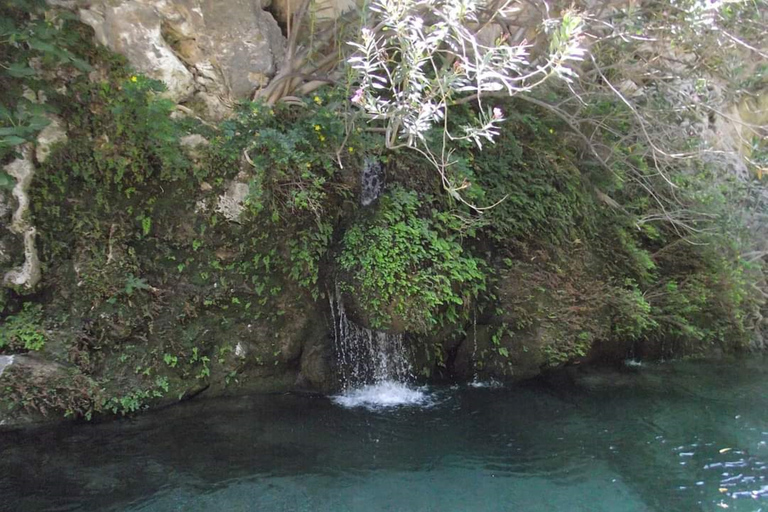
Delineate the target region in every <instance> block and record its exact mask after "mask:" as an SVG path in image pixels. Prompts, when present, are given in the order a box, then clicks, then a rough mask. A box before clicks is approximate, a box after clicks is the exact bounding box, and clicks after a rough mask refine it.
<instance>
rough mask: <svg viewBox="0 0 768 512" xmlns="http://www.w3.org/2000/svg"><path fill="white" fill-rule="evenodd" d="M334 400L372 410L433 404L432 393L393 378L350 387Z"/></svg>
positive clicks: (343, 404)
mask: <svg viewBox="0 0 768 512" xmlns="http://www.w3.org/2000/svg"><path fill="white" fill-rule="evenodd" d="M332 400H333V401H334V402H335V403H337V404H339V405H341V406H344V407H349V408H353V407H365V408H366V409H370V410H380V409H387V408H390V407H400V406H404V405H410V406H414V405H417V406H422V407H424V406H429V405H432V399H431V397H430V395H428V394H427V393H426V392H425V390H424V389H423V388H415V387H411V386H409V385H408V384H404V383H401V382H395V381H391V380H387V381H383V382H378V383H375V384H369V385H366V386H363V387H361V388H355V389H350V390H348V391H345V392H344V393H341V394H340V395H336V396H334V397H332Z"/></svg>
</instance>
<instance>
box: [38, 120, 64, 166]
mask: <svg viewBox="0 0 768 512" xmlns="http://www.w3.org/2000/svg"><path fill="white" fill-rule="evenodd" d="M48 119H50V121H51V124H49V125H48V126H46V127H45V128H43V131H41V132H40V133H39V134H38V136H37V142H36V143H35V158H36V159H37V163H39V164H41V163H43V162H45V161H46V160H47V159H48V155H50V154H51V147H52V146H53V145H54V144H57V143H59V142H66V140H67V130H66V128H65V126H64V121H62V120H61V119H60V118H59V117H57V116H53V115H49V116H48Z"/></svg>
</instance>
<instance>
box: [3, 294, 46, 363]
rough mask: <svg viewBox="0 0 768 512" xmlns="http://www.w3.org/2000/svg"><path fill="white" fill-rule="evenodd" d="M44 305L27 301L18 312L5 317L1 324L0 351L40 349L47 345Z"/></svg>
mask: <svg viewBox="0 0 768 512" xmlns="http://www.w3.org/2000/svg"><path fill="white" fill-rule="evenodd" d="M42 310H43V308H42V306H40V305H36V304H32V303H30V302H27V303H25V304H24V308H23V309H22V310H21V311H20V312H19V313H17V314H15V315H11V316H8V317H6V318H5V320H4V321H3V323H2V324H1V325H0V353H2V352H11V353H13V352H19V351H29V350H31V351H38V350H42V349H43V347H45V331H43V328H42V326H41V323H42Z"/></svg>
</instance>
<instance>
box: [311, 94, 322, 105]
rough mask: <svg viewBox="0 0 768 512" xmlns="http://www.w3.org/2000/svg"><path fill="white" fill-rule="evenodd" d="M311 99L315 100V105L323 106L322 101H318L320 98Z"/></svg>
mask: <svg viewBox="0 0 768 512" xmlns="http://www.w3.org/2000/svg"><path fill="white" fill-rule="evenodd" d="M313 99H314V100H315V103H317V104H318V105H322V104H323V100H321V99H320V96H315V97H314V98H313Z"/></svg>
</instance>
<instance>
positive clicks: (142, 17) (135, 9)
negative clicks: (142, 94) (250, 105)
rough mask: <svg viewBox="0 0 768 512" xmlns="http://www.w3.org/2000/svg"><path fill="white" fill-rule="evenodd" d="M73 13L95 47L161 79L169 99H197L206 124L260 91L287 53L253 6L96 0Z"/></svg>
mask: <svg viewBox="0 0 768 512" xmlns="http://www.w3.org/2000/svg"><path fill="white" fill-rule="evenodd" d="M79 12H80V18H81V20H82V21H83V22H84V23H87V24H88V25H90V26H91V27H93V29H94V31H95V33H96V39H97V40H98V41H99V42H100V43H101V44H103V45H105V46H107V47H109V48H110V49H111V50H113V51H115V52H117V53H120V54H122V55H125V56H126V57H127V58H128V61H129V62H130V63H131V65H133V66H134V67H135V68H136V69H137V70H138V71H139V72H141V73H145V74H147V75H148V76H150V77H152V78H156V79H159V80H162V81H163V82H164V83H165V84H166V86H167V87H168V93H167V94H168V96H169V97H170V98H171V99H173V100H174V101H177V102H182V101H187V100H192V99H193V98H194V99H196V100H198V101H199V102H200V103H201V104H202V105H203V108H204V109H205V110H206V112H204V113H205V114H207V115H209V117H212V118H217V117H221V116H222V115H223V113H225V112H226V108H224V107H226V106H227V105H229V104H230V103H231V101H232V100H235V99H242V98H245V97H247V96H248V95H249V94H250V93H252V92H253V90H254V89H256V88H258V87H261V86H263V85H265V84H266V83H267V82H268V81H269V79H270V78H271V77H272V76H273V75H274V74H275V73H276V71H277V69H278V67H279V65H280V62H281V61H282V59H283V57H284V54H285V44H286V43H285V38H284V37H283V35H282V32H281V31H280V28H279V27H278V25H277V22H276V21H275V19H274V18H273V17H272V15H271V14H269V13H268V12H266V11H264V10H262V7H261V4H260V2H259V1H258V0H256V1H254V0H228V1H227V2H226V3H223V2H217V1H215V0H172V1H167V0H124V1H121V2H114V1H107V0H102V1H97V2H93V3H91V4H90V5H88V7H87V8H81V9H80V11H79Z"/></svg>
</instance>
